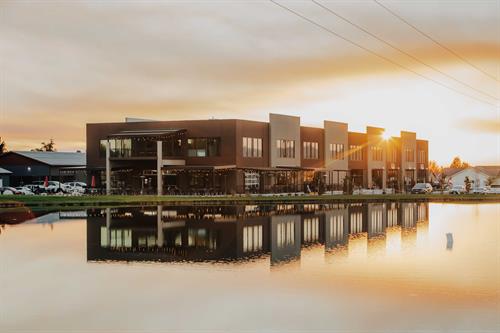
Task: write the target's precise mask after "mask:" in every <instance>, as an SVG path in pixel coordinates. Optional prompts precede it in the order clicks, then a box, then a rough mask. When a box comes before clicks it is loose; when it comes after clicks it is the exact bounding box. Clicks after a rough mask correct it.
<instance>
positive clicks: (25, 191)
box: [16, 186, 35, 195]
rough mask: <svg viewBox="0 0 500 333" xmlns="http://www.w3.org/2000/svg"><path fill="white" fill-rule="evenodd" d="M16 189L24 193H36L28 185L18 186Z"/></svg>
mask: <svg viewBox="0 0 500 333" xmlns="http://www.w3.org/2000/svg"><path fill="white" fill-rule="evenodd" d="M16 190H18V191H19V192H21V194H24V195H34V194H35V193H33V192H32V191H31V190H30V189H29V188H28V187H26V186H20V187H16Z"/></svg>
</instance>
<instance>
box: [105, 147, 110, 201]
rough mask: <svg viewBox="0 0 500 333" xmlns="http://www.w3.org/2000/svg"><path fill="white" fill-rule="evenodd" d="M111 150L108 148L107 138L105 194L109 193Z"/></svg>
mask: <svg viewBox="0 0 500 333" xmlns="http://www.w3.org/2000/svg"><path fill="white" fill-rule="evenodd" d="M110 156H111V151H110V148H109V140H106V195H110V194H111V161H110V160H109V158H110Z"/></svg>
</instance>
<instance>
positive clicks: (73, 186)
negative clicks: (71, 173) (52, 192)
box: [64, 182, 87, 194]
mask: <svg viewBox="0 0 500 333" xmlns="http://www.w3.org/2000/svg"><path fill="white" fill-rule="evenodd" d="M64 185H65V186H67V188H68V192H72V193H75V192H76V193H81V194H83V193H85V192H86V191H87V184H85V183H84V182H69V183H64Z"/></svg>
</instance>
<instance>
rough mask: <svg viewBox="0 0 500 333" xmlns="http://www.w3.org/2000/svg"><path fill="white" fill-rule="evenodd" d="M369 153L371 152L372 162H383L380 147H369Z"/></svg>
mask: <svg viewBox="0 0 500 333" xmlns="http://www.w3.org/2000/svg"><path fill="white" fill-rule="evenodd" d="M370 152H371V155H372V160H373V161H383V156H382V147H380V146H371V147H370Z"/></svg>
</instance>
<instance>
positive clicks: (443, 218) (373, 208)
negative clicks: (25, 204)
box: [0, 203, 500, 332]
mask: <svg viewBox="0 0 500 333" xmlns="http://www.w3.org/2000/svg"><path fill="white" fill-rule="evenodd" d="M499 217H500V204H433V203H431V204H429V203H400V204H396V203H385V204H350V205H347V204H346V205H343V204H335V205H323V204H321V205H317V204H303V205H288V204H285V205H273V206H248V205H246V206H245V205H242V206H222V207H220V206H219V207H199V206H196V207H179V206H153V207H129V208H102V209H90V210H86V211H63V212H32V211H30V210H28V209H21V210H20V209H14V210H5V211H0V224H3V226H2V228H1V234H0V273H1V275H0V332H9V331H56V330H59V331H64V332H69V331H78V332H80V331H135V332H139V331H140V332H144V331H148V332H157V331H162V332H163V331H169V330H175V331H213V330H217V331H227V332H236V331H336V330H347V331H389V330H392V331H398V332H399V331H416V330H420V331H421V330H434V331H447V330H448V331H457V330H468V331H474V332H478V331H494V332H497V331H499V330H500V319H499V318H500V243H499V240H500V219H499Z"/></svg>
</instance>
